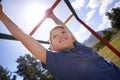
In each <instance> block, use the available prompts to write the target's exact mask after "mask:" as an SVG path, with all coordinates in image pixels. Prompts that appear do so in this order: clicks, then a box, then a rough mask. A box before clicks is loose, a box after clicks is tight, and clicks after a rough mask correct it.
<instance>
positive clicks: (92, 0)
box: [87, 0, 102, 9]
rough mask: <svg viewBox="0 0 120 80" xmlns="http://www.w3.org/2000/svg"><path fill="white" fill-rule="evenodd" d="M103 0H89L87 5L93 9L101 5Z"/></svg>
mask: <svg viewBox="0 0 120 80" xmlns="http://www.w3.org/2000/svg"><path fill="white" fill-rule="evenodd" d="M101 1H102V0H89V2H88V4H87V7H89V8H91V9H95V8H96V7H98V6H99V5H100V3H101Z"/></svg>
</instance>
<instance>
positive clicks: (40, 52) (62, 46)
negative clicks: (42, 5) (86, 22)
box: [0, 6, 120, 80]
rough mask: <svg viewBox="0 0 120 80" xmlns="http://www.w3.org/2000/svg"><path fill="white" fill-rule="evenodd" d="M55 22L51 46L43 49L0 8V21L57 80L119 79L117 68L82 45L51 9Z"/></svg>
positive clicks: (51, 34) (119, 71) (51, 33)
mask: <svg viewBox="0 0 120 80" xmlns="http://www.w3.org/2000/svg"><path fill="white" fill-rule="evenodd" d="M48 18H51V19H53V20H54V21H55V23H56V24H57V25H58V26H57V27H55V28H54V29H52V30H51V32H50V41H51V47H52V49H53V51H54V52H52V51H48V50H46V49H45V48H44V47H43V46H42V45H41V44H39V43H38V42H37V41H36V40H35V39H33V38H32V37H31V36H29V35H27V34H25V33H24V32H22V31H21V30H20V29H19V28H18V26H17V25H16V24H15V23H13V22H12V21H11V20H10V19H9V18H8V17H7V16H6V15H5V14H4V12H3V11H2V6H0V20H1V21H2V22H3V23H4V25H5V26H6V27H7V28H8V30H9V31H10V32H11V33H12V34H13V35H14V36H15V37H16V38H17V39H18V40H20V41H21V42H22V43H23V45H24V46H25V47H26V48H27V49H28V50H29V51H31V53H32V54H34V55H35V56H36V57H37V58H38V59H39V60H41V62H43V63H44V64H45V65H46V68H47V69H48V70H49V71H50V72H51V74H52V75H53V76H54V77H55V78H56V79H57V80H120V69H119V68H117V67H116V66H115V65H114V64H112V63H109V62H107V61H105V60H104V58H103V57H101V56H100V55H98V54H97V53H95V52H94V51H93V50H92V49H91V48H89V47H85V46H83V45H81V44H80V43H79V42H78V41H77V40H76V39H75V37H74V36H73V34H72V33H71V32H70V31H69V29H68V28H67V27H66V25H64V24H63V23H62V22H61V21H60V20H59V19H58V18H57V17H56V16H55V15H54V13H53V12H52V13H51V14H50V15H48Z"/></svg>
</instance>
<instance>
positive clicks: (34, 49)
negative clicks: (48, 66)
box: [0, 5, 46, 63]
mask: <svg viewBox="0 0 120 80" xmlns="http://www.w3.org/2000/svg"><path fill="white" fill-rule="evenodd" d="M0 20H1V21H2V22H3V24H4V25H5V26H6V27H7V29H8V30H9V31H10V32H11V33H12V34H13V35H14V36H15V37H16V38H17V39H18V40H20V41H21V42H22V43H23V45H24V46H25V47H26V48H27V49H28V50H29V51H30V52H31V53H32V54H33V55H35V56H36V57H37V58H38V59H40V60H41V61H42V62H43V63H46V49H45V48H44V47H43V46H42V45H40V43H39V42H37V41H36V40H35V39H33V38H32V37H31V36H29V35H27V34H25V33H24V32H23V31H22V30H21V29H20V28H19V27H18V26H17V25H16V24H15V23H14V22H12V20H10V19H9V18H8V17H7V16H6V15H5V14H4V12H3V11H2V6H1V5H0Z"/></svg>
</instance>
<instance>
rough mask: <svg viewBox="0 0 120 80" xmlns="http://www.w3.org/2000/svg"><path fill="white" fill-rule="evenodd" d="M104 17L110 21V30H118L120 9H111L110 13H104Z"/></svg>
mask: <svg viewBox="0 0 120 80" xmlns="http://www.w3.org/2000/svg"><path fill="white" fill-rule="evenodd" d="M106 16H108V18H109V19H110V21H111V25H112V28H116V29H119V30H120V7H117V8H112V9H111V11H110V12H106Z"/></svg>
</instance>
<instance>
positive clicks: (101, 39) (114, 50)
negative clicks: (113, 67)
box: [77, 18, 120, 57]
mask: <svg viewBox="0 0 120 80" xmlns="http://www.w3.org/2000/svg"><path fill="white" fill-rule="evenodd" d="M77 20H78V21H79V22H80V23H81V24H82V25H84V26H85V27H86V28H87V29H88V30H89V31H90V32H91V33H92V34H94V36H96V37H97V38H98V39H99V40H100V41H101V42H103V43H104V44H105V45H106V46H107V47H108V48H110V49H111V50H112V51H113V52H114V53H115V54H116V55H118V56H119V57H120V52H119V51H118V50H116V49H115V48H114V47H113V46H111V45H110V44H109V43H108V42H107V41H105V40H104V39H103V38H102V37H101V36H99V35H98V34H97V33H96V32H95V31H94V30H92V29H91V28H90V27H89V26H88V25H87V24H85V23H84V22H83V21H82V20H81V19H80V18H77Z"/></svg>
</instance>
